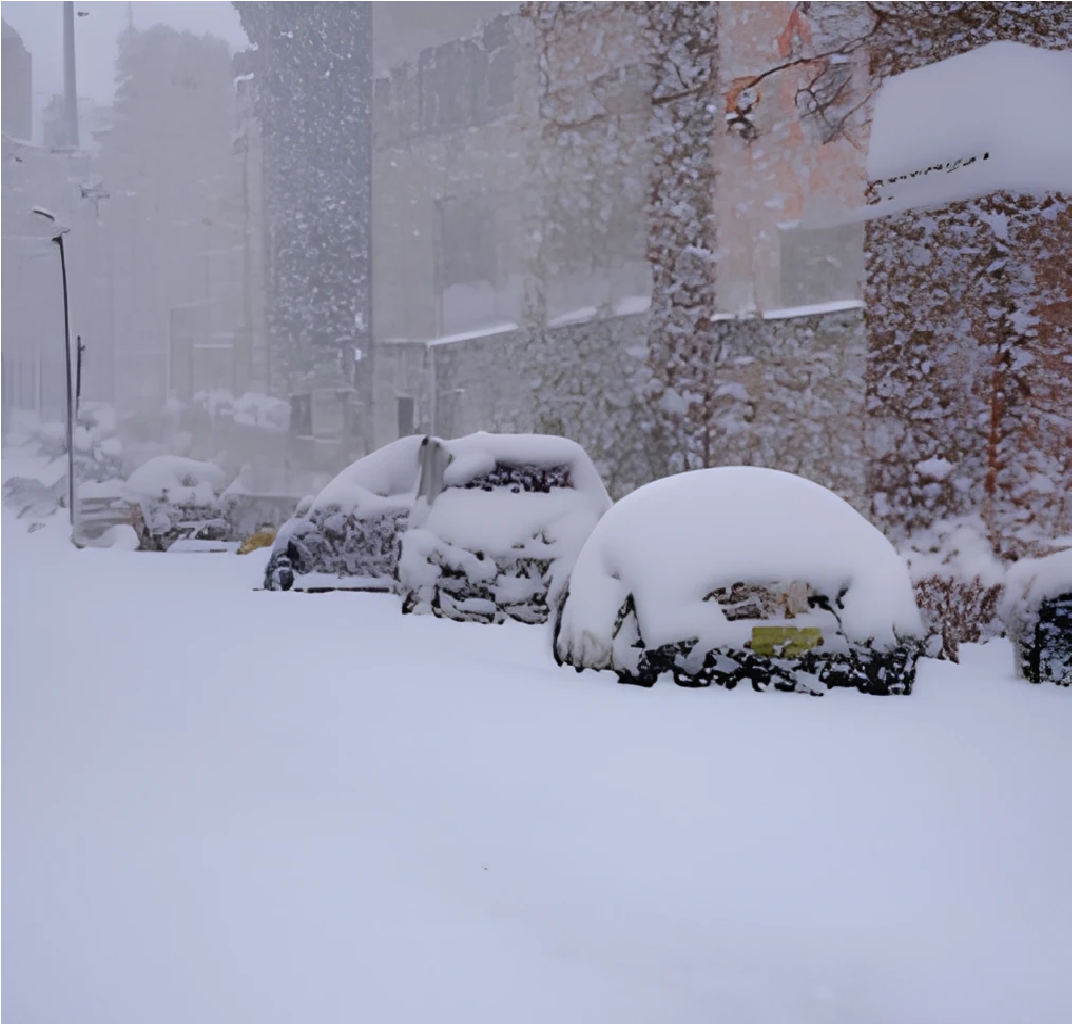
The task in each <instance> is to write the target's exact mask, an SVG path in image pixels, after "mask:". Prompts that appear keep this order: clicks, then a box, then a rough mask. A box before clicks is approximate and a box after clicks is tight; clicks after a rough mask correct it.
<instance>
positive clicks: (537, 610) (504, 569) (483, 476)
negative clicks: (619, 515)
mask: <svg viewBox="0 0 1072 1024" xmlns="http://www.w3.org/2000/svg"><path fill="white" fill-rule="evenodd" d="M610 504H611V502H610V498H609V497H608V496H607V491H606V488H605V487H604V486H603V481H602V480H601V479H600V477H599V472H598V471H597V470H596V468H595V466H594V465H593V464H592V460H591V459H589V458H588V456H587V455H586V454H585V452H584V449H583V448H581V446H580V445H578V444H576V443H574V442H573V441H567V440H565V439H564V438H561V437H552V436H549V435H543V434H488V433H483V432H481V433H477V434H470V435H469V436H467V437H462V438H458V439H457V440H453V441H443V440H439V439H438V438H432V437H429V438H427V439H426V440H425V441H424V443H423V444H422V448H421V478H420V485H419V488H418V496H417V501H416V504H415V506H414V509H413V513H412V515H411V516H410V520H409V526H408V528H407V529H406V531H405V533H403V535H402V543H401V552H400V557H399V562H398V585H399V590H400V593H401V594H402V610H403V612H404V613H407V614H408V613H411V612H417V613H427V612H431V613H432V614H433V615H436V616H439V617H443V618H450V619H457V620H462V621H471V622H503V621H505V620H506V619H516V620H518V621H521V622H544V621H546V620H547V615H548V593H549V591H551V590H552V588H553V587H554V585H555V581H556V579H561V578H564V577H565V576H566V575H568V573H569V570H570V569H571V568H572V566H573V562H574V560H575V559H576V557H577V553H578V552H579V551H580V549H581V546H582V545H583V544H584V541H585V539H586V538H587V537H588V534H589V533H591V531H592V528H593V527H594V526H595V524H596V523H597V522H598V521H599V518H600V516H602V515H603V513H604V512H606V511H607V509H608V508H609V507H610Z"/></svg>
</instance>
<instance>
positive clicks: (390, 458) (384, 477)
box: [310, 434, 424, 513]
mask: <svg viewBox="0 0 1072 1024" xmlns="http://www.w3.org/2000/svg"><path fill="white" fill-rule="evenodd" d="M423 440H424V435H422V434H411V435H410V436H409V437H402V438H399V439H398V440H397V441H392V442H391V443H390V444H386V445H384V446H383V447H382V448H378V449H377V450H376V451H374V452H372V453H371V454H370V455H366V456H365V457H364V458H362V459H358V460H357V461H356V462H354V463H351V464H350V465H349V466H347V467H346V469H344V470H343V471H342V472H341V473H339V474H338V475H337V476H336V477H335V478H334V479H333V480H332V481H331V482H330V483H328V484H327V486H325V487H324V489H323V490H322V491H321V492H320V493H319V494H318V495H317V496H316V498H315V499H314V501H313V504H312V506H311V508H310V511H311V512H323V511H326V510H328V509H331V510H333V511H339V512H347V513H349V512H354V511H355V510H356V509H357V508H358V507H360V508H361V509H362V511H368V512H377V511H389V510H391V509H395V508H399V507H402V508H406V507H408V506H409V505H411V504H412V503H413V495H414V494H415V492H416V489H417V480H418V477H419V475H420V463H419V453H420V447H421V442H422V441H423Z"/></svg>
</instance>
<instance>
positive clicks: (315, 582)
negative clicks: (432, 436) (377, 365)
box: [264, 435, 423, 590]
mask: <svg viewBox="0 0 1072 1024" xmlns="http://www.w3.org/2000/svg"><path fill="white" fill-rule="evenodd" d="M422 441H423V438H422V437H421V436H420V435H413V436H411V437H403V438H401V439H400V440H398V441H393V442H391V443H390V444H388V445H384V447H383V448H380V449H379V450H378V451H375V452H373V453H372V454H371V455H366V456H365V457H364V458H363V459H358V460H357V462H355V463H353V464H352V465H350V466H348V467H347V468H346V469H344V470H343V471H342V472H341V473H339V474H338V476H336V477H335V479H333V480H332V481H331V482H330V483H329V484H328V485H327V486H326V487H325V488H324V489H323V490H322V491H321V492H320V493H319V494H318V495H316V497H315V498H312V499H306V500H305V501H303V502H301V504H300V505H299V507H298V510H297V511H296V512H295V514H294V516H293V517H292V518H291V519H289V520H288V521H287V522H286V523H284V524H283V526H282V527H280V529H279V532H278V533H277V534H276V538H275V543H274V544H273V545H272V553H271V555H270V556H269V559H268V565H267V569H266V570H265V584H264V585H265V588H266V589H268V590H290V589H292V588H294V587H298V588H299V589H306V588H314V589H319V588H329V587H331V588H334V587H336V586H339V585H347V583H348V585H350V586H356V585H358V581H363V585H368V586H382V587H385V588H389V587H390V586H391V585H392V582H393V579H394V573H395V563H396V561H397V542H398V534H399V532H400V531H401V530H402V529H404V528H405V524H406V519H407V517H408V516H409V512H410V509H411V508H412V506H413V500H414V496H415V494H416V489H417V479H418V475H419V459H418V456H419V452H420V447H421V443H422Z"/></svg>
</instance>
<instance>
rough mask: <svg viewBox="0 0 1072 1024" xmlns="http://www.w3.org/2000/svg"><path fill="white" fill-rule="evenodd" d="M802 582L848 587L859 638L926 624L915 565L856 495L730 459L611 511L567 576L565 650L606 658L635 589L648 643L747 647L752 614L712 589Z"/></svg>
mask: <svg viewBox="0 0 1072 1024" xmlns="http://www.w3.org/2000/svg"><path fill="white" fill-rule="evenodd" d="M794 580H802V581H805V582H807V583H809V584H810V585H811V586H812V587H813V588H815V589H816V590H817V591H819V592H820V593H823V594H826V595H829V596H830V597H836V596H837V595H838V593H840V592H841V591H842V590H843V589H846V588H847V592H846V594H845V598H844V610H843V612H841V618H842V623H843V625H844V628H845V632H846V634H847V635H848V636H849V637H850V638H851V639H854V640H860V641H864V640H867V639H874V640H875V641H876V642H877V643H879V644H884V645H892V644H894V643H895V642H896V636H895V634H900V635H902V636H919V635H922V633H923V627H922V622H921V620H920V616H919V611H918V609H917V608H916V604H915V599H914V597H913V593H912V583H911V580H910V578H909V574H908V567H907V565H906V564H905V562H904V560H903V559H902V558H901V557H900V556H899V555H898V554H897V552H896V551H895V550H894V548H893V546H892V545H891V544H890V542H889V541H888V540H887V539H886V538H885V537H884V536H883V535H882V534H881V533H880V532H879V531H878V530H876V529H875V527H873V526H872V525H871V524H870V523H869V522H868V521H867V520H866V519H864V517H863V516H861V515H860V514H859V513H858V512H856V510H855V509H853V508H852V507H851V506H850V505H849V504H848V503H847V502H845V501H843V500H842V499H841V498H839V497H838V496H837V495H835V494H833V493H832V492H831V491H828V490H827V489H826V488H825V487H821V486H819V485H818V484H816V483H812V482H811V481H810V480H805V479H803V478H801V477H797V476H793V475H792V474H790V473H783V472H780V471H778V470H773V469H760V468H755V467H750V466H727V467H722V468H719V469H702V470H694V471H692V472H689V473H680V474H678V475H676V476H672V477H667V478H665V479H663V480H657V481H655V482H654V483H651V484H647V485H646V486H644V487H641V488H640V489H639V490H636V491H634V492H633V493H632V494H630V495H628V496H627V497H625V498H623V499H622V500H621V501H620V502H619V503H618V504H617V505H615V506H614V507H613V508H612V509H611V510H610V511H609V512H608V513H607V514H606V515H605V516H603V518H602V519H601V520H600V522H599V524H598V525H597V526H596V527H595V529H594V530H593V532H592V534H591V536H590V537H589V538H588V540H587V542H586V543H585V545H584V548H583V550H582V551H581V554H580V556H579V557H578V559H577V564H576V566H575V568H574V570H573V574H572V576H571V578H570V582H569V597H568V599H567V602H566V605H565V608H564V610H563V617H562V624H561V631H560V634H559V650H560V652H562V651H569V652H572V654H573V656H574V658H575V660H577V661H580V662H581V663H584V664H589V665H591V666H592V667H602V666H605V665H608V664H609V663H610V657H611V641H612V636H611V634H612V631H613V628H614V624H615V619H616V616H617V614H618V611H619V609H620V608H621V605H622V602H623V601H624V600H625V598H626V597H627V596H628V595H629V594H632V595H633V599H634V603H635V606H636V612H637V618H638V621H639V625H640V629H641V633H642V635H643V638H644V644H645V646H646V647H649V648H654V647H659V646H662V645H663V644H667V643H675V642H677V641H680V640H685V639H692V638H699V640H700V643H701V644H703V645H704V646H705V647H706V648H707V649H709V650H710V649H713V648H715V647H721V646H741V645H743V643H744V642H745V641H747V640H748V639H749V637H750V634H751V626H750V624H745V623H743V622H730V621H727V619H726V618H725V616H724V615H723V614H722V611H721V610H720V608H719V607H718V605H717V603H716V602H714V601H706V600H705V598H706V597H707V596H708V595H709V594H710V593H711V592H712V591H713V590H714V589H716V588H718V587H722V586H730V585H732V584H734V583H750V584H759V585H764V584H771V583H779V582H781V583H788V582H792V581H794Z"/></svg>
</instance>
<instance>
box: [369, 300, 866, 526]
mask: <svg viewBox="0 0 1072 1024" xmlns="http://www.w3.org/2000/svg"><path fill="white" fill-rule="evenodd" d="M716 330H717V333H718V336H719V344H718V345H717V346H716V347H715V351H716V352H718V353H721V356H720V358H719V361H718V364H717V365H716V366H715V367H714V368H713V371H714V374H713V375H714V378H715V380H716V381H717V384H718V388H717V394H716V400H715V409H716V417H717V418H716V422H715V429H714V432H713V433H714V437H715V452H716V457H715V459H714V460H713V461H714V462H715V464H717V465H757V466H769V467H773V468H776V469H784V470H787V471H789V472H793V473H799V474H801V475H803V476H806V477H809V478H811V479H813V480H815V481H816V482H818V483H821V484H823V485H824V486H827V487H830V488H831V489H833V490H834V491H836V492H837V493H838V494H840V495H842V496H843V497H844V498H846V500H848V501H850V502H851V503H852V504H853V505H854V506H855V507H856V508H858V509H860V510H861V511H867V509H868V506H869V501H868V499H867V496H866V474H865V464H864V429H863V428H864V425H863V402H864V382H863V378H864V362H865V352H866V343H865V340H864V333H863V317H862V314H861V310H860V309H859V308H858V307H855V306H852V305H850V304H847V308H844V309H840V310H835V311H832V312H828V313H822V314H815V315H812V316H802V317H786V318H781V319H762V320H761V319H743V320H740V319H730V318H726V319H723V320H720V321H718V322H717V324H716ZM647 336H648V315H647V314H638V315H633V316H622V317H611V318H606V319H596V320H591V321H588V322H585V323H578V324H572V325H568V326H563V327H558V328H549V329H547V330H544V331H542V332H521V331H507V332H502V333H499V334H492V335H486V336H484V337H479V338H472V339H467V340H462V341H456V342H451V343H446V344H433V345H427V346H426V345H412V344H407V345H384V346H382V347H381V349H380V351H379V353H378V354H377V373H378V375H379V387H380V388H381V389H384V390H386V391H393V392H394V393H395V394H406V395H412V396H414V397H415V399H416V404H417V407H418V409H419V419H420V423H421V429H430V428H431V426H432V422H431V417H432V412H431V411H432V399H431V387H432V377H433V373H434V378H435V382H436V417H435V418H436V423H435V429H436V431H437V432H438V433H439V434H441V435H443V436H446V437H456V436H459V435H461V434H465V433H470V432H472V431H475V430H490V431H537V432H540V433H554V434H561V435H562V436H565V437H569V438H571V439H573V440H575V441H577V442H579V443H580V444H582V445H583V446H584V447H585V449H586V450H587V451H588V453H589V454H590V455H591V456H592V458H593V459H594V460H595V462H596V464H597V465H598V466H599V469H600V472H601V473H602V474H603V478H604V480H605V482H606V483H607V487H608V489H609V490H610V491H611V493H612V494H613V495H614V496H615V497H620V496H622V495H623V494H626V493H628V492H629V491H631V490H633V489H635V488H636V487H638V486H640V485H641V484H643V483H646V482H647V481H649V480H651V479H654V478H655V477H656V476H659V475H662V474H661V470H660V469H659V467H660V466H661V465H665V463H666V452H663V451H661V450H660V446H659V440H658V438H657V437H656V435H655V433H654V432H653V431H652V423H651V422H650V419H649V416H648V413H647V412H646V410H645V406H644V404H643V400H642V396H643V394H644V390H645V385H646V383H647V380H648V374H649V373H650V370H649V369H648V367H647ZM433 364H434V366H433ZM392 415H393V413H392V414H391V415H388V414H387V413H384V414H383V415H381V417H380V418H379V420H378V425H379V427H380V429H381V431H382V432H381V434H380V435H379V436H378V437H377V440H376V443H377V444H386V443H387V442H388V441H390V440H393V439H394V437H395V436H397V428H396V427H393V426H392V421H391V416H392ZM392 429H393V430H394V432H392Z"/></svg>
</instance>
